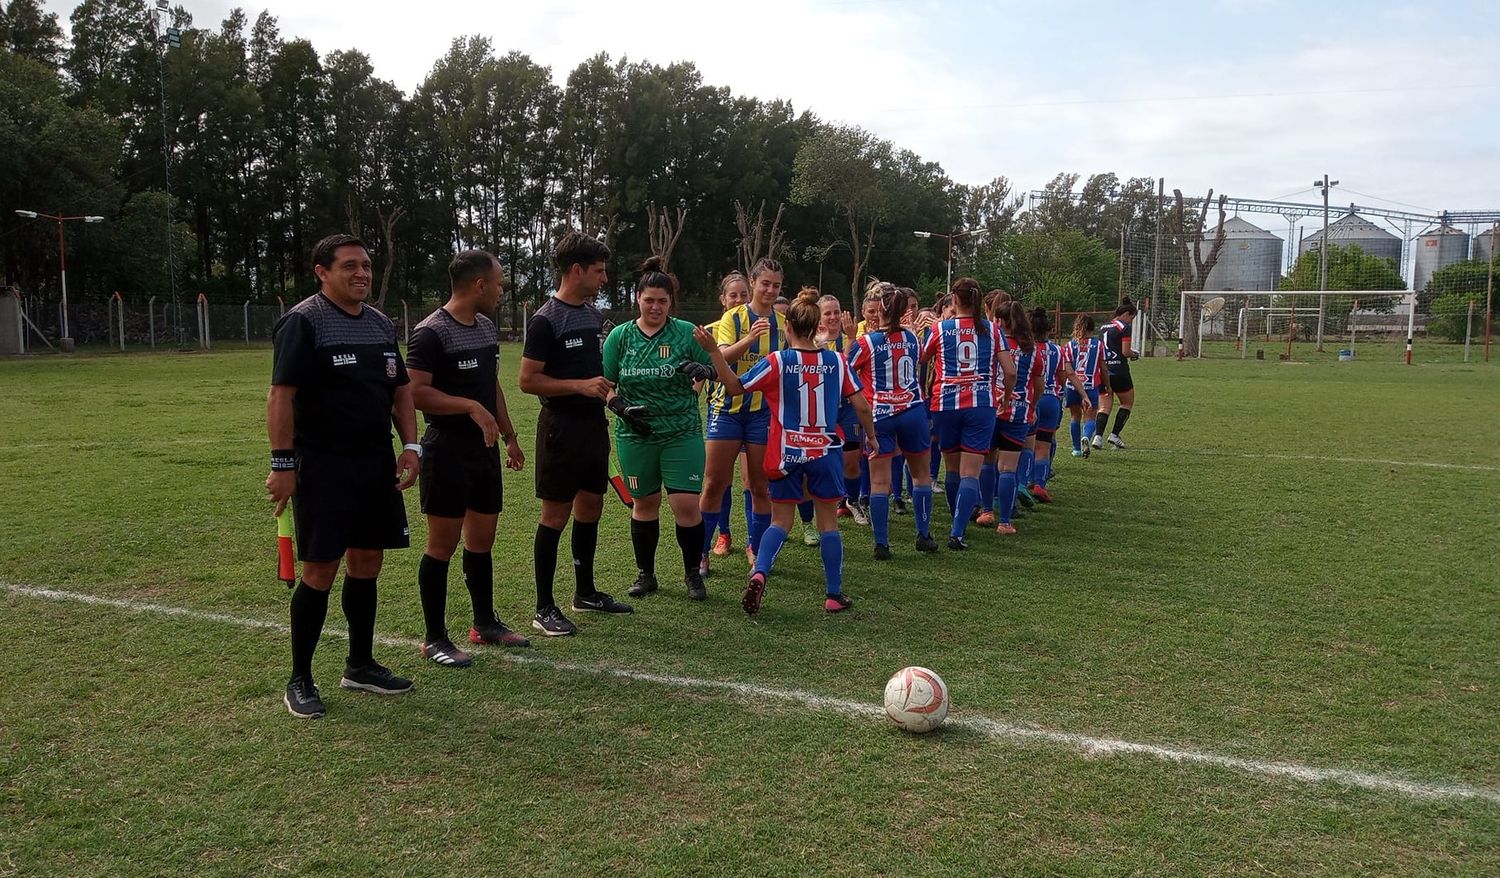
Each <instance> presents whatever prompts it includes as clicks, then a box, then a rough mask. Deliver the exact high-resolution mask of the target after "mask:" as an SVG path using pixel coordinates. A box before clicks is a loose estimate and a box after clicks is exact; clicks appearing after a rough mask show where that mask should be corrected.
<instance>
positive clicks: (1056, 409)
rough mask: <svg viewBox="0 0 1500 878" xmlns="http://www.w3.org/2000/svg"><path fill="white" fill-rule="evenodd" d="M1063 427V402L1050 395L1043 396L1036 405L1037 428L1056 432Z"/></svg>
mask: <svg viewBox="0 0 1500 878" xmlns="http://www.w3.org/2000/svg"><path fill="white" fill-rule="evenodd" d="M1061 426H1062V400H1060V399H1058V398H1057V397H1056V396H1053V395H1052V394H1050V393H1044V394H1042V398H1041V399H1039V400H1037V404H1036V428H1037V429H1038V430H1045V431H1047V432H1055V431H1056V430H1057V428H1058V427H1061Z"/></svg>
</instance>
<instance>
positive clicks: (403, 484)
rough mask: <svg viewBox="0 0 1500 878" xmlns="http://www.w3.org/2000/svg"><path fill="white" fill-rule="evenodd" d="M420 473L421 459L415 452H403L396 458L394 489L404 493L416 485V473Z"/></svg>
mask: <svg viewBox="0 0 1500 878" xmlns="http://www.w3.org/2000/svg"><path fill="white" fill-rule="evenodd" d="M421 471H422V459H421V458H419V457H417V453H416V452H415V451H403V452H401V456H400V457H398V458H396V489H397V490H399V491H405V490H406V489H407V488H410V487H411V486H412V485H415V484H416V483H417V473H420V472H421Z"/></svg>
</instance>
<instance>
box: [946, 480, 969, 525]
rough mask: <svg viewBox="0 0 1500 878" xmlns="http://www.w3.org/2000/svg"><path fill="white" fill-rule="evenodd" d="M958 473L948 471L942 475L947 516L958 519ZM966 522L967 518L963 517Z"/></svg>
mask: <svg viewBox="0 0 1500 878" xmlns="http://www.w3.org/2000/svg"><path fill="white" fill-rule="evenodd" d="M959 481H960V479H959V478H958V473H956V472H953V471H952V470H949V471H948V472H946V473H943V495H944V496H946V497H947V498H948V514H949V515H952V516H953V517H954V518H958V483H959ZM964 518H965V519H966V520H967V519H968V516H967V515H966V516H964Z"/></svg>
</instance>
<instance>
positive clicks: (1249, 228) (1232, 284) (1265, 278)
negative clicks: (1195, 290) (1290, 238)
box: [1198, 216, 1282, 290]
mask: <svg viewBox="0 0 1500 878" xmlns="http://www.w3.org/2000/svg"><path fill="white" fill-rule="evenodd" d="M1203 237H1204V240H1203V242H1202V243H1200V244H1199V245H1198V252H1199V253H1200V254H1202V255H1203V256H1204V257H1205V258H1206V257H1207V256H1208V251H1209V250H1210V249H1212V248H1213V239H1214V234H1213V233H1211V232H1205V233H1204V235H1203ZM1281 247H1282V241H1281V239H1280V238H1278V237H1277V236H1275V235H1273V234H1271V233H1270V232H1268V231H1266V230H1265V229H1263V228H1261V227H1260V226H1257V225H1255V224H1253V223H1250V222H1246V221H1245V220H1242V219H1240V218H1239V217H1237V216H1236V217H1230V218H1229V219H1227V220H1225V221H1224V247H1223V249H1222V250H1220V251H1219V261H1218V263H1217V264H1216V265H1214V270H1213V271H1210V272H1209V273H1208V279H1207V281H1206V282H1205V283H1204V285H1203V289H1205V290H1274V289H1276V288H1277V286H1278V285H1279V284H1280V283H1281Z"/></svg>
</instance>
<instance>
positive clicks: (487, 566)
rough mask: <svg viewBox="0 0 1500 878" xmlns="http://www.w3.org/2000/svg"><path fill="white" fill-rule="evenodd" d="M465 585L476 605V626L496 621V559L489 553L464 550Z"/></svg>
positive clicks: (470, 598)
mask: <svg viewBox="0 0 1500 878" xmlns="http://www.w3.org/2000/svg"><path fill="white" fill-rule="evenodd" d="M463 563H464V585H467V586H468V587H469V601H470V602H471V603H473V604H474V624H475V625H488V624H490V623H491V622H494V621H495V559H494V557H493V556H492V555H491V554H490V553H489V552H471V551H469V550H468V549H464V562H463Z"/></svg>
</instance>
